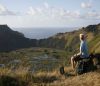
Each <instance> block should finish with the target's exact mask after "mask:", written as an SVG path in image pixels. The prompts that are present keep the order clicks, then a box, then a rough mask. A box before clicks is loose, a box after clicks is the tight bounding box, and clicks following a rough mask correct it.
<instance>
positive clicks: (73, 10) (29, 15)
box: [0, 0, 100, 28]
mask: <svg viewBox="0 0 100 86" xmlns="http://www.w3.org/2000/svg"><path fill="white" fill-rule="evenodd" d="M97 23H100V0H0V24H8V25H9V26H10V27H26V28H27V27H80V26H87V25H89V24H97Z"/></svg>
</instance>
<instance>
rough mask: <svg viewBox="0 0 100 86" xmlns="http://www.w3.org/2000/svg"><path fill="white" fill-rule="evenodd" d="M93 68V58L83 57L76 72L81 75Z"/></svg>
mask: <svg viewBox="0 0 100 86" xmlns="http://www.w3.org/2000/svg"><path fill="white" fill-rule="evenodd" d="M93 68H94V66H93V61H92V60H91V59H83V60H80V61H79V62H78V63H77V66H76V68H75V72H76V74H77V75H80V74H83V73H87V72H89V71H91V70H93Z"/></svg>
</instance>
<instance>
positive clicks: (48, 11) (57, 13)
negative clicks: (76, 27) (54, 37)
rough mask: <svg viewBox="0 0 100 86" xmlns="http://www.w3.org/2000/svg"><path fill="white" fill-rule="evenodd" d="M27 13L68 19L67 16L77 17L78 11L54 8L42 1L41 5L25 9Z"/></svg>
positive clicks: (78, 15)
mask: <svg viewBox="0 0 100 86" xmlns="http://www.w3.org/2000/svg"><path fill="white" fill-rule="evenodd" d="M27 14H28V15H31V16H32V15H33V16H43V17H47V18H49V19H50V18H53V19H57V18H58V19H68V18H72V19H73V18H79V17H80V12H79V11H69V10H66V9H64V8H60V7H59V8H56V7H53V6H50V5H49V4H48V3H46V2H45V3H44V4H43V6H42V7H32V6H31V7H29V8H28V11H27Z"/></svg>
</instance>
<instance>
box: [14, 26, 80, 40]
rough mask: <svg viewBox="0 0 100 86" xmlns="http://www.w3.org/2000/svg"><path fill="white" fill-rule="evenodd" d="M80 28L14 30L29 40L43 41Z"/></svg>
mask: <svg viewBox="0 0 100 86" xmlns="http://www.w3.org/2000/svg"><path fill="white" fill-rule="evenodd" d="M77 29H79V28H76V27H70V28H67V27H65V28H63V27H62V28H14V30H16V31H19V32H21V33H23V34H24V35H25V37H27V38H31V39H43V38H48V37H51V36H53V35H55V34H57V33H64V32H69V31H73V30H77Z"/></svg>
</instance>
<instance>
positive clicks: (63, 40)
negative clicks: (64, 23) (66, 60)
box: [39, 24, 100, 53]
mask: <svg viewBox="0 0 100 86" xmlns="http://www.w3.org/2000/svg"><path fill="white" fill-rule="evenodd" d="M80 33H84V34H86V35H87V42H88V46H89V50H90V52H93V51H95V52H96V53H100V46H99V45H100V24H97V25H89V26H87V27H83V28H80V29H79V30H75V31H72V32H66V33H58V34H56V35H55V36H52V37H50V38H48V39H42V40H40V41H39V44H40V46H44V47H52V48H58V49H59V48H60V49H65V50H66V51H67V52H77V50H78V49H79V43H80V40H79V34H80ZM75 50H76V51H75Z"/></svg>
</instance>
